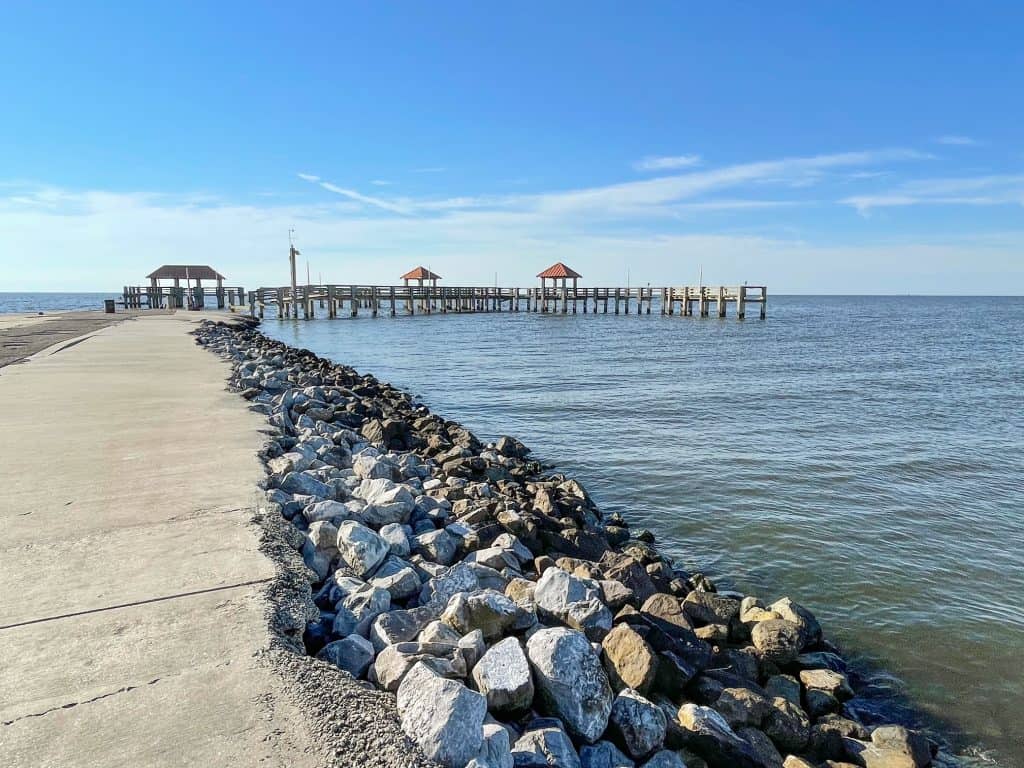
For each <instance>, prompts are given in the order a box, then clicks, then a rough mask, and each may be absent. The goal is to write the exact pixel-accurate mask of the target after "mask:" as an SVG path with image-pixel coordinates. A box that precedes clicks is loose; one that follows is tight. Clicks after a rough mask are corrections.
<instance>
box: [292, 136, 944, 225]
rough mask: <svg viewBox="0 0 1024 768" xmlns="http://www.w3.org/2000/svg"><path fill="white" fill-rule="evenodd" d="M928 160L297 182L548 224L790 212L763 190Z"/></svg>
mask: <svg viewBox="0 0 1024 768" xmlns="http://www.w3.org/2000/svg"><path fill="white" fill-rule="evenodd" d="M929 157H931V156H930V155H927V154H925V153H922V152H918V151H915V150H911V149H903V148H890V149H879V150H865V151H859V152H840V153H833V154H823V155H813V156H809V157H789V158H782V159H779V160H766V161H759V162H751V163H740V164H735V165H727V166H723V167H720V168H713V169H707V170H695V171H689V172H685V173H676V174H670V175H665V176H658V177H656V178H650V179H644V180H639V181H636V180H634V181H627V182H620V183H615V184H607V185H600V186H594V187H585V188H581V189H571V190H560V191H557V190H556V191H548V192H541V193H535V194H506V195H476V196H473V195H462V196H451V197H446V198H441V199H431V198H412V197H402V198H384V197H380V196H371V195H366V194H363V193H362V192H359V191H358V190H356V189H352V188H350V187H342V186H339V185H336V184H333V183H331V182H327V181H324V180H323V179H321V178H320V177H319V176H314V175H312V174H299V176H300V178H303V179H305V180H307V181H310V182H311V183H314V184H317V185H319V186H320V187H322V188H323V189H325V190H328V191H330V192H332V193H334V194H337V195H342V196H344V197H346V198H348V199H349V200H352V201H356V202H358V203H361V204H363V205H367V206H372V207H374V208H376V209H378V210H382V211H387V212H390V213H397V214H400V215H403V216H410V215H419V216H449V215H451V214H452V213H454V212H459V211H476V212H484V211H487V212H491V213H494V214H497V213H505V214H510V215H512V214H514V215H518V216H525V215H529V216H534V217H541V218H547V219H552V220H557V219H561V218H566V217H575V218H578V219H585V218H587V217H595V216H597V217H604V218H605V219H607V220H608V221H609V222H611V221H625V220H635V221H640V220H643V219H657V218H672V217H675V216H677V215H678V214H679V212H680V210H681V209H680V207H679V206H680V204H682V203H701V204H703V205H704V207H705V209H706V210H726V209H729V208H732V209H736V210H738V209H740V208H741V207H746V208H755V207H762V208H764V207H769V206H772V205H776V206H779V205H790V206H791V205H795V204H798V203H796V202H794V201H792V200H788V199H787V200H781V201H773V200H769V199H765V198H766V193H765V190H767V189H770V188H771V187H777V188H779V189H780V190H783V191H785V190H790V191H791V190H796V189H801V188H807V187H813V186H815V185H818V184H820V183H822V181H823V180H824V179H825V178H827V176H828V175H829V174H830V173H833V172H834V171H836V170H838V169H849V168H872V167H877V166H880V165H889V164H893V163H899V162H907V161H916V160H921V159H926V158H929ZM744 188H746V189H756V190H757V191H758V193H757V194H756V195H754V196H753V197H755V198H756V199H740V200H735V199H733V200H714V199H705V198H708V197H709V196H713V195H717V194H719V193H722V192H726V191H729V190H737V189H744ZM790 194H791V192H790ZM744 197H745V196H744Z"/></svg>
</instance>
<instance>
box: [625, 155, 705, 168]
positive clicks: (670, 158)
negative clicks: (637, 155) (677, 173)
mask: <svg viewBox="0 0 1024 768" xmlns="http://www.w3.org/2000/svg"><path fill="white" fill-rule="evenodd" d="M699 164H700V155H664V156H657V155H648V156H647V157H645V158H644V159H643V160H637V161H636V162H635V163H633V167H634V168H635V169H636V170H638V171H672V170H677V169H679V168H689V167H691V166H694V165H699Z"/></svg>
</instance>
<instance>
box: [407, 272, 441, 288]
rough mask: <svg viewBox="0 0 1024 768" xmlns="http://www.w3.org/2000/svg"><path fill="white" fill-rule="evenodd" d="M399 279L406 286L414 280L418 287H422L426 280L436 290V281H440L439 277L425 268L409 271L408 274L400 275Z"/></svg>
mask: <svg viewBox="0 0 1024 768" xmlns="http://www.w3.org/2000/svg"><path fill="white" fill-rule="evenodd" d="M401 279H402V280H404V281H405V284H406V285H408V284H409V281H410V280H415V281H417V282H418V283H419V284H420V285H423V281H424V280H428V281H430V283H431V285H433V286H434V287H435V288H436V287H437V281H438V280H440V279H441V276H440V275H435V274H434V273H433V272H431V271H430V270H429V269H427V268H426V267H416V269H410V270H409V271H408V272H406V273H405V274H404V275H402V277H401Z"/></svg>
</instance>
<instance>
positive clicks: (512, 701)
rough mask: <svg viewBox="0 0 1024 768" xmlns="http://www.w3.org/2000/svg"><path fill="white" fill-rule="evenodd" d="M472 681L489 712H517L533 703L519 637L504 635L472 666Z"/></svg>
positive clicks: (529, 676)
mask: <svg viewBox="0 0 1024 768" xmlns="http://www.w3.org/2000/svg"><path fill="white" fill-rule="evenodd" d="M473 682H474V683H475V684H476V685H475V687H476V689H477V690H478V691H480V693H482V694H483V695H484V696H485V697H486V698H487V708H488V709H489V710H491V711H492V712H517V711H522V710H526V709H529V707H530V705H531V704H532V703H533V676H532V675H531V673H530V664H529V662H528V661H527V660H526V654H525V653H523V649H522V646H520V645H519V640H518V639H517V638H515V637H507V638H505V639H504V640H502V641H501V642H499V643H495V644H494V645H493V646H491V647H490V648H488V649H487V652H486V653H485V654H484V655H483V657H482V658H481V659H480V660H479V661H478V662H477V664H476V666H474V667H473Z"/></svg>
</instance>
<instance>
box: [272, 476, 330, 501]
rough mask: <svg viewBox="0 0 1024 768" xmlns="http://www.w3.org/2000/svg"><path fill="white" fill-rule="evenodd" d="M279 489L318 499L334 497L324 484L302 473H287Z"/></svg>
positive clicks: (328, 487)
mask: <svg viewBox="0 0 1024 768" xmlns="http://www.w3.org/2000/svg"><path fill="white" fill-rule="evenodd" d="M279 487H280V488H281V490H282V491H285V492H286V493H301V494H303V495H305V496H315V497H316V498H318V499H327V498H330V497H331V496H333V495H334V494H333V493H332V492H331V489H330V486H328V485H327V484H326V483H321V482H320V481H319V480H317V479H316V478H315V477H313V476H312V475H307V474H305V473H303V472H289V473H288V474H287V475H285V476H284V479H283V480H282V481H281V485H280V486H279Z"/></svg>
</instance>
